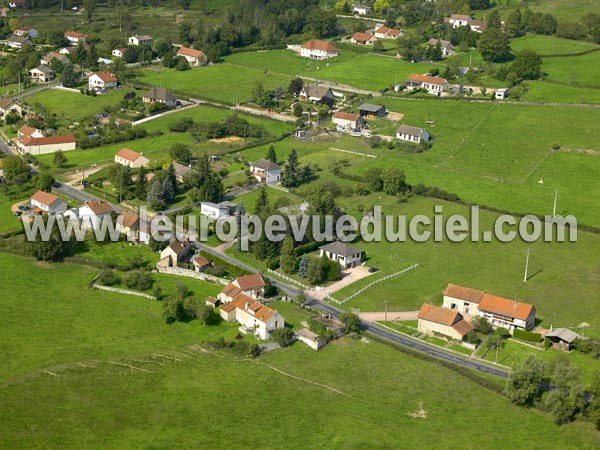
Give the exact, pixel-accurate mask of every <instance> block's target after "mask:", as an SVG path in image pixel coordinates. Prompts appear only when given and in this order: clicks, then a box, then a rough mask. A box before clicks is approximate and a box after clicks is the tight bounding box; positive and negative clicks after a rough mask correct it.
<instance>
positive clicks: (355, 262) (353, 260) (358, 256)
mask: <svg viewBox="0 0 600 450" xmlns="http://www.w3.org/2000/svg"><path fill="white" fill-rule="evenodd" d="M319 256H320V257H321V258H329V259H330V260H332V261H336V262H337V263H338V264H339V265H340V267H341V268H342V269H349V268H352V267H356V266H360V263H361V261H362V256H363V252H362V250H360V249H358V248H356V247H354V246H352V245H350V244H348V243H347V242H342V241H335V242H330V243H329V244H325V245H323V246H321V247H319Z"/></svg>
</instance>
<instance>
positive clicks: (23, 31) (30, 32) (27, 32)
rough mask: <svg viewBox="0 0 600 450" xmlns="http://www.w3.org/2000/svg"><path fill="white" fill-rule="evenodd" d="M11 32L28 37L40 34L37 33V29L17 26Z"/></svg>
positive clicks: (31, 37)
mask: <svg viewBox="0 0 600 450" xmlns="http://www.w3.org/2000/svg"><path fill="white" fill-rule="evenodd" d="M13 33H14V34H16V35H17V36H27V37H28V38H29V39H35V38H36V37H38V36H39V35H40V33H38V30H36V29H35V28H31V27H19V28H17V29H16V30H14V31H13Z"/></svg>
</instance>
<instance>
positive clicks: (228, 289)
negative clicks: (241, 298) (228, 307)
mask: <svg viewBox="0 0 600 450" xmlns="http://www.w3.org/2000/svg"><path fill="white" fill-rule="evenodd" d="M240 292H242V290H241V289H240V288H239V287H237V286H236V285H235V284H233V283H229V284H228V285H227V286H225V287H224V288H223V289H221V292H220V294H223V295H226V296H227V297H229V298H233V297H235V296H236V295H238V294H239V293H240Z"/></svg>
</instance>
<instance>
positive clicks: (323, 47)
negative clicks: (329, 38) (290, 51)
mask: <svg viewBox="0 0 600 450" xmlns="http://www.w3.org/2000/svg"><path fill="white" fill-rule="evenodd" d="M302 48H308V49H310V50H320V51H322V52H337V48H336V47H334V46H333V45H331V44H330V43H329V42H326V41H320V40H318V39H311V40H310V41H308V42H305V43H304V44H302Z"/></svg>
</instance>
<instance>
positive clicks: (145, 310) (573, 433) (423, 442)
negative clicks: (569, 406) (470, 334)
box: [0, 255, 598, 448]
mask: <svg viewBox="0 0 600 450" xmlns="http://www.w3.org/2000/svg"><path fill="white" fill-rule="evenodd" d="M0 264H1V265H2V266H3V267H11V268H13V270H12V271H11V272H12V275H14V277H9V276H7V274H6V272H5V271H2V272H1V273H0V283H1V284H2V285H3V286H4V287H5V289H7V288H14V281H13V280H14V279H15V278H16V277H23V276H28V277H31V278H35V279H36V281H37V283H35V284H32V286H28V289H27V290H23V292H22V293H21V292H20V291H18V290H14V289H13V295H11V296H3V297H2V298H1V299H0V302H1V303H2V306H3V309H4V310H5V311H7V314H5V315H4V316H3V317H4V318H8V317H10V320H5V321H3V323H2V325H3V326H2V328H1V329H2V332H1V333H2V338H3V339H2V340H1V342H2V343H1V344H0V349H1V352H2V355H3V361H4V364H3V367H2V369H1V373H2V379H3V380H4V383H3V384H2V388H1V389H0V402H1V403H2V405H3V408H2V412H1V413H0V442H1V444H2V447H5V448H37V447H81V446H85V447H87V448H90V447H111V448H115V447H137V448H145V447H150V446H153V447H157V446H158V447H169V446H172V445H173V442H177V443H178V444H177V445H178V446H183V447H188V448H189V447H202V448H217V447H219V448H222V447H238V448H246V447H256V446H257V445H258V446H260V447H262V448H321V447H331V446H332V445H333V446H334V447H336V448H374V447H377V448H396V447H398V443H399V442H401V443H402V446H406V447H410V448H415V447H421V448H423V447H429V448H439V447H440V446H443V447H445V448H458V447H461V448H462V447H464V443H465V442H469V445H473V446H476V447H478V448H490V447H495V446H498V445H499V444H500V443H501V444H502V445H503V446H511V447H523V446H526V445H529V446H530V444H531V441H532V440H535V442H536V444H537V445H539V446H541V447H545V448H549V447H560V448H591V447H593V446H594V445H595V443H596V442H597V440H598V433H597V432H595V431H593V430H592V427H591V425H590V424H586V423H576V424H573V425H568V426H563V427H556V426H555V425H553V424H552V422H551V420H550V418H549V417H547V416H545V415H543V414H541V413H539V412H538V411H536V410H529V409H524V408H518V407H515V406H513V405H511V404H510V403H509V402H508V400H507V399H505V398H503V397H502V396H500V395H498V394H496V393H493V392H491V391H488V390H485V389H483V388H481V387H480V386H478V385H476V384H474V383H473V382H472V381H470V380H469V379H467V378H464V377H462V376H460V375H458V374H457V373H456V372H454V371H452V370H449V369H446V368H443V367H441V366H437V365H434V364H431V363H428V362H424V361H421V360H418V359H414V358H412V357H409V356H407V355H405V354H403V353H399V352H397V351H395V350H393V349H392V348H390V347H387V346H384V345H382V344H379V343H377V342H370V343H366V342H361V341H358V340H352V339H348V338H344V339H341V340H338V341H336V342H334V343H332V344H330V345H329V346H327V347H325V348H324V349H323V350H321V351H320V352H318V353H315V352H314V351H312V350H310V349H308V348H307V347H306V346H304V345H301V344H300V343H297V344H295V345H294V346H292V347H291V348H290V349H286V350H283V351H276V352H273V353H269V354H267V355H264V356H262V357H260V358H259V359H258V360H242V361H240V360H238V359H236V358H233V357H232V355H230V354H229V353H223V352H220V353H214V352H212V351H211V350H208V351H207V352H197V351H193V350H192V348H190V345H191V344H196V345H197V344H200V345H202V344H201V342H202V341H203V340H205V339H211V340H213V339H216V337H218V336H219V335H221V336H226V337H227V338H231V337H232V336H233V333H235V332H237V326H231V325H227V324H225V325H219V326H217V327H205V326H201V325H198V324H196V323H194V322H192V323H190V324H182V325H177V326H168V325H166V324H165V323H164V322H163V320H162V319H161V318H160V316H159V310H160V305H159V304H158V303H156V302H152V301H149V300H147V299H142V298H139V299H138V298H135V297H128V296H117V295H115V294H110V293H107V292H98V291H92V290H88V289H87V288H86V286H87V278H88V277H89V276H90V275H91V274H92V273H93V271H90V269H86V268H84V267H81V266H73V265H69V264H57V265H50V266H47V265H44V264H35V263H32V262H31V261H29V260H24V259H20V258H15V257H12V256H7V255H0ZM25 274H26V275H25ZM63 280H68V281H67V282H65V281H63ZM82 290H85V294H86V295H81V291H82ZM49 294H50V295H49ZM78 294H79V295H78ZM40 301H43V302H44V308H40V305H39V303H40ZM273 306H276V307H277V309H279V310H281V311H284V312H285V313H286V314H288V315H289V316H290V317H292V321H293V322H299V321H301V320H303V318H304V317H305V315H304V312H302V311H297V312H292V311H291V310H288V308H293V306H292V305H290V304H274V305H273ZM32 321H34V322H35V326H27V325H29V324H31V323H32ZM211 329H212V330H211ZM207 330H209V331H207ZM196 348H197V347H196ZM119 364H125V365H119ZM273 368H274V369H277V370H279V371H282V372H284V373H281V372H278V371H276V370H273ZM285 374H289V375H291V376H293V377H297V378H295V379H294V378H290V377H289V376H286V375H285ZM390 374H394V376H390ZM313 381H314V382H317V383H320V384H321V386H319V385H316V384H311V383H310V382H313ZM424 381H425V382H424ZM323 386H325V387H323ZM328 387H330V388H332V389H336V390H337V392H336V391H333V390H330V389H328ZM223 392H226V393H227V394H226V395H224V394H223ZM267 393H268V394H267ZM420 403H421V404H422V407H423V409H424V410H426V411H427V416H426V419H419V418H413V417H411V416H410V414H411V413H413V412H416V411H417V410H418V409H419V404H420ZM465 404H468V405H469V408H468V409H465V408H464V407H463V406H462V405H465ZM315 408H316V409H315ZM317 410H318V414H319V415H322V416H324V417H329V418H330V420H326V421H323V422H322V423H321V425H320V426H319V427H317V428H315V427H314V426H313V425H314V420H315V419H314V417H315V416H314V415H315V412H316V411H317ZM207 411H219V414H213V415H212V416H211V420H210V426H204V425H202V426H198V417H204V416H205V415H206V413H207ZM492 411H493V413H491V412H492ZM248 417H260V420H255V421H254V423H253V432H252V433H251V435H250V434H248V433H247V432H246V431H241V430H239V431H235V430H234V431H232V428H231V423H232V422H239V421H243V420H245V419H247V418H248ZM273 427H276V428H277V431H278V432H277V433H272V431H273ZM190 429H195V430H196V431H195V432H194V433H189V432H187V431H189V430H190ZM506 429H510V430H512V431H511V433H508V434H507V433H504V432H499V431H498V430H506ZM257 436H258V437H257ZM374 436H377V438H376V441H375V440H374V439H375V438H374Z"/></svg>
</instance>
